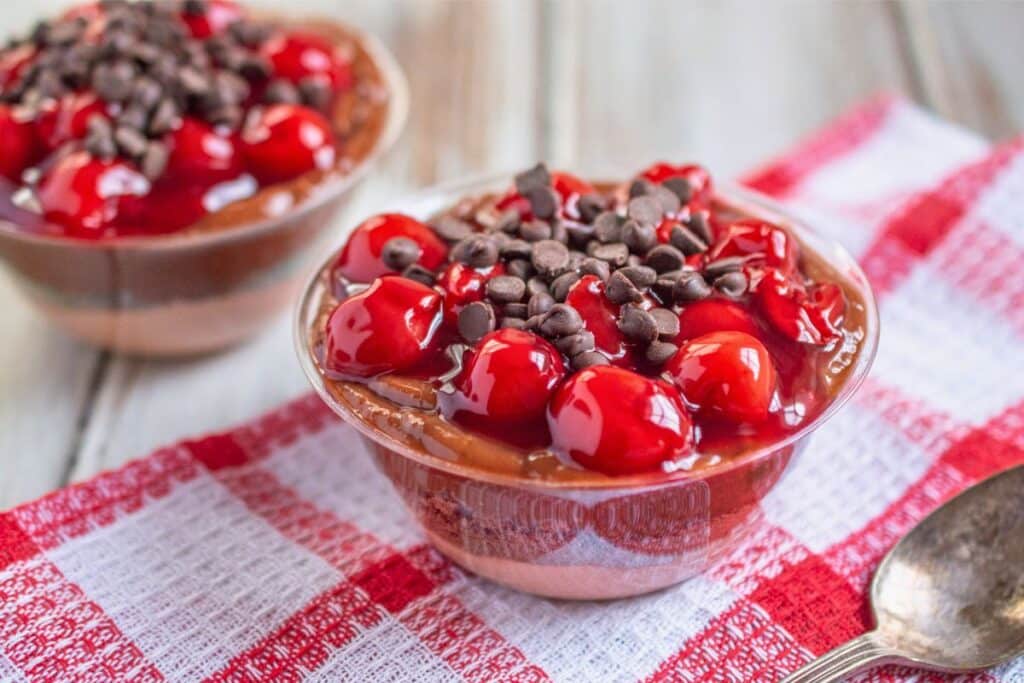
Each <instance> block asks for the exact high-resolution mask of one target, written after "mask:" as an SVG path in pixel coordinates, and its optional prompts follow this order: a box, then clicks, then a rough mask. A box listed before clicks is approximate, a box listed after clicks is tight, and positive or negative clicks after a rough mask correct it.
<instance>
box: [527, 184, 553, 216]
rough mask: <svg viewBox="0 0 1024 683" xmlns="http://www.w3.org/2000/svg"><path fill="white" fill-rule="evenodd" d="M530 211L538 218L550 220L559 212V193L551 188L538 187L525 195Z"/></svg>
mask: <svg viewBox="0 0 1024 683" xmlns="http://www.w3.org/2000/svg"><path fill="white" fill-rule="evenodd" d="M525 196H526V200H527V201H528V202H530V210H531V211H532V212H533V215H534V216H536V217H537V218H542V219H545V220H547V219H549V218H551V217H553V216H554V215H555V213H556V212H557V211H558V204H559V197H558V193H557V192H555V191H554V190H553V189H552V188H550V187H538V188H534V189H532V190H530V191H529V192H528V193H526V194H525Z"/></svg>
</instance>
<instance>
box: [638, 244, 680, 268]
mask: <svg viewBox="0 0 1024 683" xmlns="http://www.w3.org/2000/svg"><path fill="white" fill-rule="evenodd" d="M684 263H686V259H685V258H684V257H683V253H682V252H681V251H679V250H678V249H676V248H675V247H673V246H672V245H670V244H659V245H658V246H656V247H655V248H654V249H651V250H650V251H649V252H648V253H647V265H649V266H650V267H651V268H654V270H656V271H658V272H659V273H664V272H666V271H669V270H678V269H680V268H682V267H683V264H684Z"/></svg>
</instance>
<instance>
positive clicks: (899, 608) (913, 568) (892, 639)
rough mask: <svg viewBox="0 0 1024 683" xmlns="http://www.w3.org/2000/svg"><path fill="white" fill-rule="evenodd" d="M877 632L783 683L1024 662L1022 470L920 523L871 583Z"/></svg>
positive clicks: (952, 670) (996, 479)
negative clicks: (891, 667) (895, 668)
mask: <svg viewBox="0 0 1024 683" xmlns="http://www.w3.org/2000/svg"><path fill="white" fill-rule="evenodd" d="M871 604H872V607H873V613H874V618H875V624H876V626H875V630H874V631H871V632H869V633H865V634H864V635H862V636H860V637H859V638H855V639H853V640H851V641H850V642H848V643H846V644H845V645H840V646H839V647H837V648H836V649H835V650H832V651H831V652H829V653H827V654H825V655H824V656H822V657H821V658H819V659H817V660H815V661H813V662H811V663H810V664H808V665H807V666H805V667H804V668H802V669H800V670H799V671H797V672H796V673H793V674H791V675H790V676H788V677H786V679H785V680H784V681H783V682H782V683H827V682H828V681H838V680H842V679H843V678H845V677H846V676H851V675H853V674H855V673H857V672H859V671H863V670H864V669H869V668H871V667H875V666H879V665H881V664H901V665H906V666H912V667H918V668H922V669H930V670H932V671H943V672H947V673H965V672H968V671H976V670H978V669H987V668H989V667H992V666H997V665H999V664H1002V663H1003V662H1006V661H1008V660H1010V659H1013V658H1014V657H1016V656H1018V655H1021V654H1024V465H1022V466H1017V467H1014V468H1013V469H1009V470H1006V471H1005V472H1003V473H1002V474H997V475H995V476H994V477H990V478H989V479H986V480H985V481H983V482H981V483H979V484H976V485H975V486H972V487H971V488H969V489H967V490H966V491H964V492H963V493H961V494H960V495H959V496H957V497H956V498H953V499H952V500H950V501H948V502H947V503H946V504H945V505H943V506H942V507H940V508H939V509H938V510H936V511H935V512H933V513H932V514H930V515H928V517H926V518H925V519H924V520H923V521H922V522H921V523H920V524H918V525H917V526H916V527H915V528H914V529H913V530H912V531H911V532H910V533H909V534H907V535H906V536H905V537H904V538H903V540H901V541H900V542H899V543H898V544H897V545H896V547H895V548H893V549H892V550H890V551H889V554H888V555H886V556H885V559H884V560H882V564H881V565H879V567H878V571H877V572H876V573H875V578H874V581H872V583H871Z"/></svg>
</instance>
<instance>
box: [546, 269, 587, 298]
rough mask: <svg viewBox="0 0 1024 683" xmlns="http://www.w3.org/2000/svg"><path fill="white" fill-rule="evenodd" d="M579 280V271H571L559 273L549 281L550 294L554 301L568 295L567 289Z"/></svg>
mask: <svg viewBox="0 0 1024 683" xmlns="http://www.w3.org/2000/svg"><path fill="white" fill-rule="evenodd" d="M579 281H580V275H579V273H574V272H573V271H569V272H568V273H563V274H562V275H559V276H558V277H556V278H555V279H554V281H552V283H551V296H553V297H554V298H555V301H565V298H566V297H567V296H569V290H570V289H572V286H573V285H574V284H576V283H577V282H579Z"/></svg>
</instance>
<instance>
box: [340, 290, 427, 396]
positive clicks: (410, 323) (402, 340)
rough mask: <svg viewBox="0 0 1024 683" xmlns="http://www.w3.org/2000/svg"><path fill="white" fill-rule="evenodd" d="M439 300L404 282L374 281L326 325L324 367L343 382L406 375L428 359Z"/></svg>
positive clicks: (343, 305)
mask: <svg viewBox="0 0 1024 683" xmlns="http://www.w3.org/2000/svg"><path fill="white" fill-rule="evenodd" d="M440 312H441V296H440V295H439V294H438V293H437V292H435V291H434V290H433V289H431V288H430V287H427V286H426V285H423V284H421V283H419V282H416V281H414V280H409V279H407V278H403V277H395V276H385V277H382V278H377V279H376V280H374V281H373V284H371V285H370V287H369V288H368V289H367V290H366V291H364V292H362V293H360V294H356V295H355V296H352V297H349V298H348V299H345V300H344V301H342V302H341V303H340V304H338V307H337V308H335V309H334V311H333V312H332V313H331V315H330V317H328V319H327V333H326V337H325V339H324V365H325V367H326V368H327V369H328V370H330V371H332V372H336V373H338V374H339V375H343V376H346V377H372V376H374V375H379V374H381V373H384V372H395V371H401V370H408V369H409V368H411V367H413V366H415V365H416V364H417V363H419V362H420V361H421V360H423V359H424V358H425V357H426V356H427V354H428V353H429V350H430V349H429V347H430V342H431V340H432V339H433V336H434V332H435V331H436V330H437V327H438V323H439V322H440Z"/></svg>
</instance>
